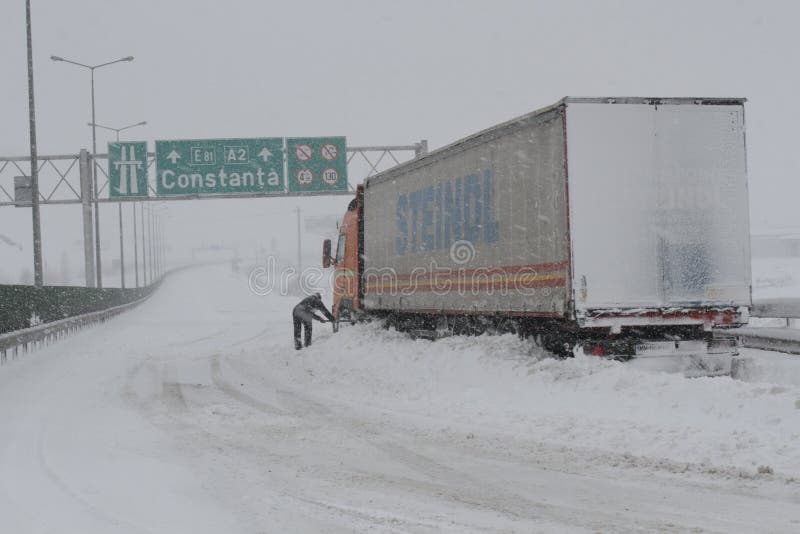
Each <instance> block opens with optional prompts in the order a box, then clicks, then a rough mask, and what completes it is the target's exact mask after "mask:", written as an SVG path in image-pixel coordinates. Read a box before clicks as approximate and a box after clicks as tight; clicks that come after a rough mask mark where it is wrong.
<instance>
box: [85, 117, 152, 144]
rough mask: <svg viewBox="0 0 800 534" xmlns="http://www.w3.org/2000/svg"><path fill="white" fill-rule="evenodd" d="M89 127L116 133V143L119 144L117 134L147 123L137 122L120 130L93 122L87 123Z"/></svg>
mask: <svg viewBox="0 0 800 534" xmlns="http://www.w3.org/2000/svg"><path fill="white" fill-rule="evenodd" d="M87 124H88V125H89V126H97V127H98V128H102V129H104V130H111V131H112V132H116V133H117V142H119V133H120V132H121V131H123V130H127V129H129V128H134V127H136V126H144V125H145V124H147V121H142V122H137V123H136V124H130V125H128V126H123V127H122V128H112V127H111V126H103V125H102V124H95V123H93V122H89V123H87Z"/></svg>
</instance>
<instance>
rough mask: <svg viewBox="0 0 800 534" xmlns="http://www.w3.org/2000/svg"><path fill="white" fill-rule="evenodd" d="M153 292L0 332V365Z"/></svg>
mask: <svg viewBox="0 0 800 534" xmlns="http://www.w3.org/2000/svg"><path fill="white" fill-rule="evenodd" d="M157 284H158V283H157ZM155 289H157V287H153V290H155ZM153 293H154V291H150V292H148V293H147V294H146V295H145V296H144V297H142V298H140V299H138V300H135V301H133V302H129V303H127V304H122V305H120V306H114V307H113V308H108V309H106V310H100V311H96V312H91V313H85V314H83V315H76V316H74V317H68V318H66V319H60V320H58V321H52V322H49V323H45V324H42V325H39V326H34V327H31V328H25V329H23V330H15V331H13V332H8V333H6V334H0V365H5V364H6V362H7V361H8V357H9V354H10V355H11V359H12V360H14V359H16V358H17V357H18V356H19V355H20V350H21V351H22V353H23V354H24V353H27V352H31V351H32V350H35V349H37V348H39V347H42V346H45V345H50V344H52V343H54V342H56V341H58V340H60V339H63V338H65V337H67V336H68V335H71V334H74V333H75V332H77V331H78V330H80V329H81V328H84V327H86V326H89V325H93V324H96V323H102V322H105V321H107V320H108V319H110V318H111V317H114V316H116V315H119V314H120V313H122V312H125V311H127V310H129V309H131V308H133V307H134V306H138V305H139V304H141V303H142V302H144V301H145V300H147V299H148V298H150V296H151V295H153Z"/></svg>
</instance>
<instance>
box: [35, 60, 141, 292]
mask: <svg viewBox="0 0 800 534" xmlns="http://www.w3.org/2000/svg"><path fill="white" fill-rule="evenodd" d="M50 59H52V60H53V61H63V62H64V63H70V64H72V65H76V66H78V67H83V68H84V69H89V70H90V71H91V73H92V122H91V124H92V162H93V164H92V182H93V184H92V186H93V189H94V227H95V228H94V254H95V260H96V267H97V287H103V268H102V263H101V261H100V206H99V205H98V204H97V132H96V130H97V128H96V127H95V126H96V121H95V116H94V71H95V69H99V68H100V67H106V66H108V65H113V64H114V63H120V62H122V61H133V56H127V57H123V58H120V59H115V60H114V61H107V62H106V63H100V64H99V65H84V64H83V63H79V62H77V61H72V60H71V59H64V58H63V57H59V56H50Z"/></svg>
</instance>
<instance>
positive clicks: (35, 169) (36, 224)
mask: <svg viewBox="0 0 800 534" xmlns="http://www.w3.org/2000/svg"><path fill="white" fill-rule="evenodd" d="M25 22H26V27H27V37H28V118H29V124H30V132H29V133H30V140H31V212H32V213H33V221H32V222H33V273H34V274H33V285H35V286H36V287H42V286H43V285H44V277H43V275H42V229H41V218H40V215H39V164H38V163H37V159H36V158H37V147H36V112H35V106H34V102H33V44H32V36H31V2H30V0H28V1H27V2H25Z"/></svg>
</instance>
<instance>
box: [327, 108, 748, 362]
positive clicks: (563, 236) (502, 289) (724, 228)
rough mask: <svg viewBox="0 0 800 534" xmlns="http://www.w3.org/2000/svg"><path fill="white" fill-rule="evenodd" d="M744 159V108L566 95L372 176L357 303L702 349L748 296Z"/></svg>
mask: <svg viewBox="0 0 800 534" xmlns="http://www.w3.org/2000/svg"><path fill="white" fill-rule="evenodd" d="M745 153H746V152H745V128H744V99H739V98H619V97H615V98H565V99H563V100H561V101H560V102H558V103H556V104H555V105H553V106H550V107H547V108H545V109H541V110H538V111H535V112H533V113H530V114H528V115H525V116H523V117H519V118H517V119H514V120H511V121H508V122H505V123H503V124H499V125H497V126H494V127H492V128H489V129H487V130H484V131H482V132H479V133H477V134H475V135H473V136H470V137H467V138H465V139H463V140H460V141H458V142H456V143H453V144H451V145H449V146H446V147H444V148H442V149H440V150H436V151H434V152H431V153H430V154H427V155H425V156H423V157H421V158H418V159H415V160H413V161H411V162H408V163H405V164H402V165H399V166H397V167H394V168H392V169H390V170H388V171H385V172H383V173H381V174H379V175H376V176H374V177H371V178H369V179H367V180H366V182H365V184H364V187H363V190H361V191H360V192H359V195H358V196H357V198H356V202H355V203H354V204H352V205H351V208H353V210H356V211H354V212H353V213H356V212H357V214H358V215H357V216H355V215H354V216H353V218H352V219H351V222H352V221H357V226H358V232H359V234H358V237H357V238H355V237H354V238H353V239H350V240H349V241H348V243H351V245H350V246H356V243H357V244H358V247H359V251H358V253H359V254H358V257H359V258H360V261H359V263H358V265H353V266H349V267H348V272H355V273H357V281H358V287H357V288H356V290H355V291H351V295H354V296H355V298H354V299H352V300H351V301H350V303H349V306H350V307H351V308H353V309H355V310H360V311H365V312H378V313H383V314H387V315H390V316H393V317H395V318H401V319H403V320H410V321H412V322H416V323H417V324H428V325H429V324H431V323H432V322H435V323H437V325H439V327H441V324H443V323H448V322H449V324H451V325H462V326H463V325H464V324H467V323H469V324H470V325H472V326H471V328H473V329H474V327H475V324H476V323H481V324H487V323H491V322H495V323H496V322H498V321H500V322H503V323H504V324H512V323H509V320H511V319H513V324H514V325H516V326H515V328H519V329H522V330H524V331H526V332H529V333H533V334H535V335H537V336H543V337H544V339H545V344H546V345H548V348H551V349H554V350H562V351H564V350H571V348H572V347H573V346H575V345H576V344H580V345H583V346H584V348H586V347H588V348H589V350H590V351H592V352H593V353H606V352H609V351H611V352H615V351H616V352H620V351H621V352H625V353H628V354H629V355H633V354H640V355H644V354H653V353H655V354H663V353H670V354H671V353H676V354H681V353H688V352H692V353H694V352H697V351H698V350H699V349H698V346H699V344H702V346H703V350H708V347H709V345H713V343H712V342H711V335H710V332H711V329H712V328H714V327H719V326H737V325H740V324H742V323H744V322H746V321H747V310H748V307H749V306H750V303H751V288H750V243H749V221H748V198H747V166H746V157H745ZM349 228H350V229H351V231H355V230H354V226H353V224H350V225H349ZM344 231H345V230H343V232H344ZM340 242H344V241H340ZM337 256H340V257H344V256H345V255H344V254H342V253H341V251H340V254H338V255H337ZM353 257H355V256H353ZM337 268H338V266H337ZM350 289H351V290H352V289H353V288H350ZM337 302H338V301H337ZM468 317H471V318H472V319H470V320H469V321H467V319H466V318H468ZM476 318H477V319H476ZM712 351H713V348H712Z"/></svg>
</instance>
